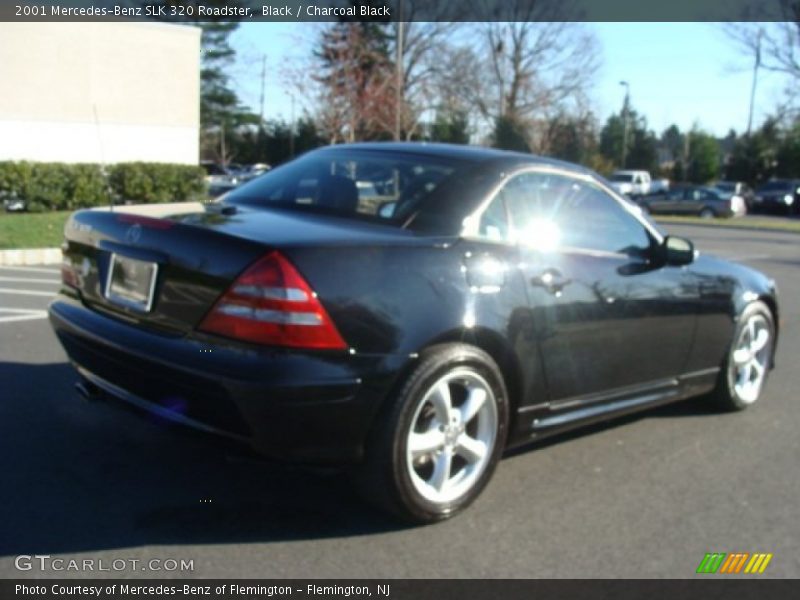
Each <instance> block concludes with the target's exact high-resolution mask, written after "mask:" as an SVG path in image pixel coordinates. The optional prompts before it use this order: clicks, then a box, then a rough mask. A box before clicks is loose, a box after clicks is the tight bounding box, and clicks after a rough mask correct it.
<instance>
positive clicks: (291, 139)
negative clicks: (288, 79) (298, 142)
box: [289, 94, 294, 158]
mask: <svg viewBox="0 0 800 600" xmlns="http://www.w3.org/2000/svg"><path fill="white" fill-rule="evenodd" d="M291 98H292V122H291V123H290V125H289V158H294V94H292V95H291Z"/></svg>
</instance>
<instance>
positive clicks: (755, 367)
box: [750, 359, 765, 379]
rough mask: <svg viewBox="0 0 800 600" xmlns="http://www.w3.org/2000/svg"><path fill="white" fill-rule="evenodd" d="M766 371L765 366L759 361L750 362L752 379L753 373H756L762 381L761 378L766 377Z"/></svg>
mask: <svg viewBox="0 0 800 600" xmlns="http://www.w3.org/2000/svg"><path fill="white" fill-rule="evenodd" d="M764 370H765V369H764V365H762V364H761V363H760V362H758V360H756V359H753V360H752V361H751V362H750V376H751V378H752V375H753V371H755V373H756V377H757V378H758V379H761V377H762V376H763V375H764Z"/></svg>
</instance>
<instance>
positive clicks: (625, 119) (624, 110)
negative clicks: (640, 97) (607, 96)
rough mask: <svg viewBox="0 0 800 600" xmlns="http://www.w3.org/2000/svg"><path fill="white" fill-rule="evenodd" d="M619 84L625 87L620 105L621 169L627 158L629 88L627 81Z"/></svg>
mask: <svg viewBox="0 0 800 600" xmlns="http://www.w3.org/2000/svg"><path fill="white" fill-rule="evenodd" d="M619 84H620V85H621V86H624V87H625V101H624V102H623V104H622V165H621V166H622V168H623V169H624V168H625V160H626V159H627V158H628V127H629V123H628V121H629V119H628V107H629V106H630V93H631V86H630V84H629V83H628V82H627V81H620V82H619Z"/></svg>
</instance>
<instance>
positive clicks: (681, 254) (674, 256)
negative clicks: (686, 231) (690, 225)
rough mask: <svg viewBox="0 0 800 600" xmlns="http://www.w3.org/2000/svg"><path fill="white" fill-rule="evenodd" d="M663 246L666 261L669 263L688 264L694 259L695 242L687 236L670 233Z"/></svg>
mask: <svg viewBox="0 0 800 600" xmlns="http://www.w3.org/2000/svg"><path fill="white" fill-rule="evenodd" d="M662 248H663V257H664V262H665V263H666V264H668V265H676V266H679V265H688V264H690V263H691V262H693V261H694V244H693V243H692V242H690V241H689V240H687V239H686V238H682V237H677V236H674V235H668V236H667V237H666V238H664V244H663V245H662Z"/></svg>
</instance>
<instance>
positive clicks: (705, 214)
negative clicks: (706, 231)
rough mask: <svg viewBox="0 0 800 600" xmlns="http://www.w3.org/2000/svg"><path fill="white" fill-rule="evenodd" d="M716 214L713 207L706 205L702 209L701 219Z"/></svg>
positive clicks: (711, 217)
mask: <svg viewBox="0 0 800 600" xmlns="http://www.w3.org/2000/svg"><path fill="white" fill-rule="evenodd" d="M716 216H717V213H715V212H714V210H713V209H711V208H708V207H706V208H704V209H703V210H701V211H700V218H701V219H713V218H714V217H716Z"/></svg>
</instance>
